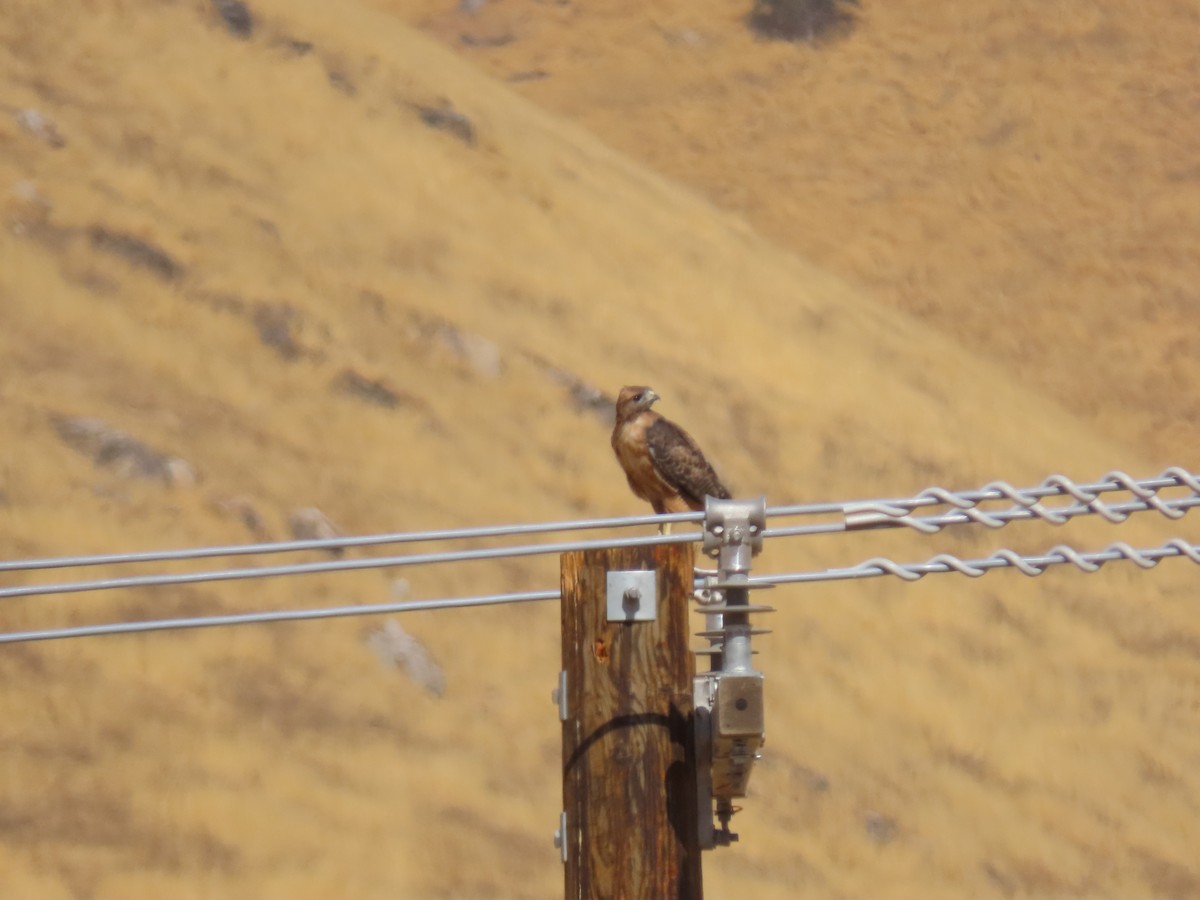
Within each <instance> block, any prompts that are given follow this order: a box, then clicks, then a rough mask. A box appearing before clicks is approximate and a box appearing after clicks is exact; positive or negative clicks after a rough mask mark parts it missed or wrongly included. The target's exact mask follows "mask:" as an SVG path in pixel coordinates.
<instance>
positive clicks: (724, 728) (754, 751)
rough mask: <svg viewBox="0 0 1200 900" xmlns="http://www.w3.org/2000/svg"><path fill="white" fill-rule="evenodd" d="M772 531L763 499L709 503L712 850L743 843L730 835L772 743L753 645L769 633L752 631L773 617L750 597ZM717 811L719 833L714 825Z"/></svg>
mask: <svg viewBox="0 0 1200 900" xmlns="http://www.w3.org/2000/svg"><path fill="white" fill-rule="evenodd" d="M765 527H766V499H765V498H763V497H759V498H758V499H756V500H718V499H716V498H714V497H708V498H706V500H705V507H704V552H705V554H707V555H708V556H710V557H714V558H715V559H716V560H717V568H716V570H715V571H710V570H701V571H699V572H698V574H699V575H700V576H701V586H700V588H699V589H698V590H696V592H695V597H696V600H697V601H698V602H699V609H698V610H697V611H698V612H701V613H703V614H704V616H705V630H704V631H701V632H699V633H698V634H699V636H700V637H703V638H706V639H707V640H708V642H709V646H708V647H707V648H705V649H703V650H699V651H697V653H700V654H704V655H707V656H709V657H710V660H711V662H710V668H709V671H707V672H705V673H703V674H701V675H698V676H696V678H695V683H694V688H693V699H694V703H695V706H696V718H695V721H696V725H697V727H696V742H697V750H696V754H697V758H698V759H700V760H705V761H707V762H708V764H709V767H710V770H709V771H708V772H706V773H701V774H700V775H699V777H698V780H697V804H698V815H699V816H700V818H701V822H702V824H701V826H700V841H701V846H702V847H703V848H704V849H706V850H707V849H712V848H713V847H718V846H727V845H728V844H730V843H732V842H733V841H736V840H737V835H736V834H734V833H733V832H732V831H730V828H729V821H730V819H731V818H732V816H733V814H734V812H736V807H735V806H734V805H733V801H734V799H736V798H740V797H745V796H746V789H747V785H748V783H749V780H750V772H751V770H752V769H753V767H754V762H755V761H756V760H757V759H758V758H759V752H758V751H759V748H760V747H761V746H762V744H763V739H764V737H765V724H764V712H763V675H762V673H761V672H758V671H757V670H755V668H754V666H753V661H752V658H753V653H754V650H753V649H752V647H751V641H752V638H753V637H754V636H756V635H761V634H767V633H769V632H767V631H766V630H765V629H761V628H754V627H752V626H751V624H750V616H751V615H753V614H756V613H763V612H772V611H773V610H772V608H771V607H769V606H761V605H755V604H751V603H750V601H749V592H750V590H751V589H755V588H758V587H760V586H759V585H754V584H751V583H750V581H749V576H750V562H751V559H752V558H753V557H754V556H755V555H757V554H758V552H759V551H760V550H761V549H762V540H763V530H764V529H765ZM763 587H766V586H765V585H763ZM714 806H715V816H716V818H717V821H718V823H719V827H715V826H714V825H713V823H712V819H713V816H714Z"/></svg>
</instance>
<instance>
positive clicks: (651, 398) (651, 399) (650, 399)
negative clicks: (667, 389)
mask: <svg viewBox="0 0 1200 900" xmlns="http://www.w3.org/2000/svg"><path fill="white" fill-rule="evenodd" d="M657 400H658V394H656V393H654V390H653V389H651V390H648V391H646V405H647V406H653V405H654V403H655V402H657Z"/></svg>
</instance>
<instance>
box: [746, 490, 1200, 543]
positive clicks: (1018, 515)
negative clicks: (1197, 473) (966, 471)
mask: <svg viewBox="0 0 1200 900" xmlns="http://www.w3.org/2000/svg"><path fill="white" fill-rule="evenodd" d="M868 505H869V506H870V508H869V509H867V508H859V509H854V510H849V511H848V512H847V516H846V521H845V522H844V523H842V524H841V525H840V526H839V527H837V528H836V529H833V530H837V531H861V530H866V529H872V528H894V527H900V526H907V527H909V528H912V529H914V530H915V531H919V532H921V533H922V534H936V533H937V532H939V531H941V530H942V529H943V528H946V527H947V526H950V525H986V526H987V527H988V528H1003V527H1004V526H1005V525H1008V524H1009V523H1011V522H1017V521H1026V520H1029V519H1041V520H1042V521H1044V522H1049V523H1050V524H1051V525H1063V524H1065V523H1066V522H1067V521H1068V520H1069V519H1073V518H1075V517H1077V516H1085V515H1093V514H1099V515H1101V516H1102V517H1103V518H1105V519H1106V520H1108V521H1109V522H1111V523H1113V524H1120V523H1121V522H1124V521H1125V520H1126V519H1128V518H1129V517H1130V516H1131V515H1132V514H1133V513H1138V512H1147V511H1149V510H1154V511H1156V512H1159V513H1161V514H1162V515H1164V516H1166V517H1167V518H1169V519H1178V518H1180V517H1181V516H1183V515H1184V513H1186V512H1187V511H1188V510H1189V509H1192V508H1193V507H1196V506H1200V496H1193V497H1179V498H1177V499H1174V500H1164V499H1162V498H1161V497H1155V498H1154V502H1149V501H1147V500H1129V501H1127V502H1124V503H1105V504H1098V503H1096V502H1093V503H1090V504H1088V503H1076V504H1072V505H1071V506H1062V507H1058V508H1056V509H1048V508H1047V507H1044V506H1042V505H1041V504H1040V503H1037V504H1034V505H1033V506H1014V507H1012V508H1010V509H1004V510H996V511H994V512H989V511H987V510H982V509H979V508H977V507H974V506H972V507H967V508H964V509H956V510H951V511H949V512H945V513H941V514H940V515H936V516H913V515H910V514H909V511H908V510H907V509H905V508H904V507H895V508H893V509H891V510H890V511H888V512H882V511H880V507H881V506H882V504H876V503H871V504H868ZM1097 506H1099V507H1100V508H1096V507H1097ZM816 530H817V526H811V525H799V526H794V527H791V528H768V529H767V530H766V531H764V532H763V537H764V538H770V537H796V536H799V535H809V534H813V533H816ZM826 530H828V529H826Z"/></svg>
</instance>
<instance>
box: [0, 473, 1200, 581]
mask: <svg viewBox="0 0 1200 900" xmlns="http://www.w3.org/2000/svg"><path fill="white" fill-rule="evenodd" d="M1170 487H1186V488H1188V489H1190V490H1191V491H1192V493H1193V495H1194V496H1195V497H1196V498H1200V480H1198V479H1197V477H1196V476H1195V475H1193V474H1192V473H1190V472H1188V471H1187V470H1185V469H1182V468H1179V467H1177V466H1175V467H1171V468H1169V469H1166V470H1164V471H1163V472H1162V473H1161V474H1160V475H1158V476H1156V477H1154V478H1146V479H1140V480H1138V479H1134V478H1132V477H1131V476H1129V475H1127V474H1126V473H1124V472H1120V471H1113V472H1109V473H1108V474H1107V475H1105V476H1104V477H1103V478H1102V479H1100V480H1099V481H1096V482H1090V483H1076V482H1074V481H1072V480H1071V479H1069V478H1067V477H1066V476H1063V475H1051V476H1050V477H1049V478H1047V479H1045V480H1044V481H1043V482H1042V483H1041V484H1040V485H1037V486H1035V487H1029V488H1015V487H1013V486H1012V485H1010V484H1009V483H1008V482H1005V481H993V482H990V483H989V484H987V485H984V486H983V487H982V488H978V489H975V490H966V491H949V490H946V489H945V488H940V487H930V488H926V489H925V490H923V491H921V492H920V493H918V494H916V495H914V496H912V497H907V498H883V499H873V500H856V501H842V502H826V503H805V504H797V505H790V506H777V507H772V508H770V509H768V510H767V516H768V517H783V516H798V515H822V514H840V515H842V516H843V517H844V521H843V522H841V523H827V524H819V525H801V526H794V527H790V528H774V529H767V531H766V532H764V537H795V536H801V535H811V534H828V533H835V532H840V531H846V530H855V529H859V528H874V527H888V526H889V525H892V524H895V525H906V526H909V527H913V528H917V529H918V530H922V531H925V532H927V533H931V532H933V531H936V530H939V528H941V527H945V526H947V525H957V524H969V523H973V522H974V523H979V524H984V525H989V526H990V527H999V526H998V525H996V524H994V523H995V522H997V521H999V520H1001V519H1005V520H1016V519H1023V518H1031V517H1039V518H1042V519H1045V520H1047V521H1050V522H1052V523H1054V524H1061V521H1065V519H1066V518H1069V517H1072V516H1076V515H1085V514H1088V513H1097V514H1100V515H1102V516H1104V517H1105V518H1108V519H1109V521H1114V522H1116V521H1123V518H1124V517H1123V516H1122V517H1121V518H1115V517H1114V516H1113V512H1114V511H1117V510H1125V511H1126V513H1128V512H1136V511H1141V510H1145V509H1156V510H1158V511H1159V512H1161V513H1163V514H1164V515H1169V516H1170V517H1171V518H1177V517H1178V515H1182V512H1176V513H1172V512H1171V510H1172V509H1175V510H1178V509H1181V508H1183V507H1190V506H1192V505H1197V503H1200V499H1197V500H1193V499H1191V498H1185V499H1183V500H1176V501H1164V500H1162V499H1161V498H1159V497H1157V496H1156V494H1157V493H1158V491H1160V490H1162V489H1164V488H1170ZM1111 491H1130V492H1132V493H1133V494H1134V495H1135V496H1136V497H1137V498H1138V500H1137V501H1133V502H1132V503H1127V504H1115V505H1112V506H1109V505H1106V504H1104V503H1102V502H1101V501H1100V500H1099V495H1100V494H1102V493H1106V492H1111ZM1062 495H1066V496H1070V497H1072V498H1074V499H1075V500H1076V501H1078V504H1077V505H1076V506H1072V507H1068V508H1064V509H1057V510H1052V509H1048V508H1046V507H1044V506H1042V505H1041V504H1040V503H1039V502H1038V501H1039V500H1040V499H1043V498H1045V497H1050V496H1062ZM1006 498H1007V499H1009V500H1011V501H1013V502H1014V503H1015V504H1016V507H1014V508H1013V509H1011V510H1007V511H997V512H990V513H989V512H985V511H983V510H980V509H977V508H976V507H977V506H978V504H980V503H983V502H986V501H991V500H1003V499H1006ZM939 504H947V505H950V506H953V507H955V509H954V510H953V511H951V512H948V513H945V514H943V515H942V516H936V517H926V518H912V517H910V516H909V514H910V513H911V512H912V511H913V510H914V509H918V508H921V507H924V506H932V505H939ZM1135 504H1141V505H1135ZM703 520H704V513H702V512H686V513H668V514H664V515H638V516H615V517H609V518H596V519H576V520H570V521H560V522H534V523H524V524H512V525H498V526H487V527H480V528H457V529H443V530H438V531H414V532H394V533H388V534H375V535H363V536H358V537H338V538H320V539H312V540H298V541H275V542H268V543H258V544H229V545H223V546H213V547H192V548H185V549H177V550H149V551H141V552H133V553H112V554H91V555H82V556H60V557H51V558H45V559H26V560H7V561H0V572H6V571H7V572H14V571H32V570H37V569H63V568H75V567H82V566H99V565H121V564H127V563H146V562H168V561H182V560H194V559H209V558H214V557H222V556H251V555H265V554H273V553H294V552H299V551H305V550H337V549H346V548H350V547H370V546H380V545H386V544H405V543H420V542H433V541H456V540H473V539H480V538H497V537H514V536H523V535H534V534H552V533H556V532H564V531H582V530H588V529H600V528H626V527H632V526H640V525H662V524H676V523H685V522H702V521H703ZM518 549H520V548H518ZM514 555H521V554H519V553H517V554H514ZM259 571H264V570H259ZM318 571H320V570H318ZM0 596H4V595H3V594H0ZM11 596H20V595H11Z"/></svg>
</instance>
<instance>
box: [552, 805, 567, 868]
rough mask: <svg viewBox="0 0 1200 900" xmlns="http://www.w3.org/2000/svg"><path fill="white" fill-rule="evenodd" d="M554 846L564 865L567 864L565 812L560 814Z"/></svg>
mask: <svg viewBox="0 0 1200 900" xmlns="http://www.w3.org/2000/svg"><path fill="white" fill-rule="evenodd" d="M554 846H555V847H557V848H558V849H559V852H560V855H561V856H562V861H563V865H566V862H567V813H566V810H563V811H562V812H560V813H559V814H558V830H557V831H556V832H554Z"/></svg>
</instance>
